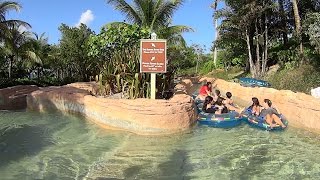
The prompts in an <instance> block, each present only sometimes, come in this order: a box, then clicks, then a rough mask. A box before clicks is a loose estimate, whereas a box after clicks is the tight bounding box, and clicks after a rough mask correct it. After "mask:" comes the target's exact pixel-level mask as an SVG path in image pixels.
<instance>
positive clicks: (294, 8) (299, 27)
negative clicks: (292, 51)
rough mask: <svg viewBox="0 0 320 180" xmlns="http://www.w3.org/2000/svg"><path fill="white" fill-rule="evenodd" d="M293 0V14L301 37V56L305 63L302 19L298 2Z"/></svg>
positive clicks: (298, 34) (297, 32)
mask: <svg viewBox="0 0 320 180" xmlns="http://www.w3.org/2000/svg"><path fill="white" fill-rule="evenodd" d="M291 2H292V7H293V14H294V22H295V26H296V34H297V36H298V38H299V41H300V56H301V57H300V58H301V63H303V58H302V55H303V45H302V34H301V20H300V15H299V9H298V3H297V0H291Z"/></svg>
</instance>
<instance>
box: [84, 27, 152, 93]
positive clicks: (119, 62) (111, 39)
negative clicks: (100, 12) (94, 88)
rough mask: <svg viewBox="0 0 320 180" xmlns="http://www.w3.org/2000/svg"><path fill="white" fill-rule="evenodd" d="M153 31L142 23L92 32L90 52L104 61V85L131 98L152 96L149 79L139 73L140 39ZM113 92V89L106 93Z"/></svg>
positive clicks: (101, 65)
mask: <svg viewBox="0 0 320 180" xmlns="http://www.w3.org/2000/svg"><path fill="white" fill-rule="evenodd" d="M148 36H149V30H148V29H146V28H141V27H139V26H138V25H124V24H119V25H118V26H112V25H107V26H105V27H103V28H102V30H101V32H100V34H98V35H91V37H90V39H89V41H88V47H89V53H88V54H89V55H90V56H91V57H93V58H95V59H98V61H99V62H100V65H99V67H100V73H101V74H102V83H101V84H102V85H104V86H105V87H108V89H109V90H111V91H112V93H118V92H123V93H125V94H126V95H127V96H128V97H130V98H138V97H148V96H149V94H150V93H149V92H150V87H149V83H148V81H149V79H150V77H149V76H148V75H146V74H140V73H139V48H138V47H139V42H140V39H142V38H147V37H148ZM106 93H107V94H109V92H106Z"/></svg>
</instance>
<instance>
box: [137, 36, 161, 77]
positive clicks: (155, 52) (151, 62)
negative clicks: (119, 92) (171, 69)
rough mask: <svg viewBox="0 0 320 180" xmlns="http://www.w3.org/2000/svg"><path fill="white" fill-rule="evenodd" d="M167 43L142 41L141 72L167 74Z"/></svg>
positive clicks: (150, 40)
mask: <svg viewBox="0 0 320 180" xmlns="http://www.w3.org/2000/svg"><path fill="white" fill-rule="evenodd" d="M166 60H167V41H166V40H162V39H159V40H152V39H141V40H140V72H149V73H166V72H167V63H166Z"/></svg>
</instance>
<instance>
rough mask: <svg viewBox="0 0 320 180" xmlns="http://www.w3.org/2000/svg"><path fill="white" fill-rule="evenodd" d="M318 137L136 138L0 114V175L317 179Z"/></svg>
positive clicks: (70, 121)
mask: <svg viewBox="0 0 320 180" xmlns="http://www.w3.org/2000/svg"><path fill="white" fill-rule="evenodd" d="M319 140H320V136H319V135H316V134H313V133H309V132H307V131H304V130H299V129H295V128H292V127H289V128H288V129H287V130H286V131H283V132H266V131H262V130H259V129H254V128H251V127H249V126H247V125H242V126H240V127H236V128H233V129H215V128H208V127H198V126H196V127H194V128H193V129H191V130H190V131H187V132H182V133H179V134H174V135H167V136H160V137H159V136H139V135H135V134H132V133H126V132H121V131H111V130H105V129H101V128H100V127H98V126H96V125H94V124H92V123H90V122H89V121H86V120H85V119H84V118H83V117H79V116H74V115H64V114H60V113H46V114H41V113H37V112H0V175H1V176H0V179H319V178H320V156H319V155H318V154H319V153H320V141H319Z"/></svg>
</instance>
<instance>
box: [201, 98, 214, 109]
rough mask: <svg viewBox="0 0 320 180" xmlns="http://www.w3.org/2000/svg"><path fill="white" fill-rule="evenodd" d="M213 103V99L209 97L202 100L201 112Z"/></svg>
mask: <svg viewBox="0 0 320 180" xmlns="http://www.w3.org/2000/svg"><path fill="white" fill-rule="evenodd" d="M212 101H213V98H212V97H211V96H207V97H206V98H205V100H204V103H203V106H202V110H203V111H204V112H205V111H206V110H207V105H208V104H210V103H211V102H212Z"/></svg>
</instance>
